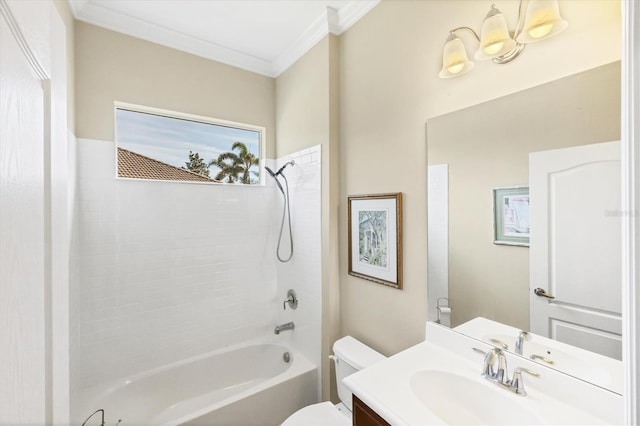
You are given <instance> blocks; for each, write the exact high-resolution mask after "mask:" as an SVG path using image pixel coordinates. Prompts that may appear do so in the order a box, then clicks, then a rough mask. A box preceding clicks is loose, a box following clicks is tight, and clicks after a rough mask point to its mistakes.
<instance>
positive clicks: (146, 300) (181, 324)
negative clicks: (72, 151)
mask: <svg viewBox="0 0 640 426" xmlns="http://www.w3.org/2000/svg"><path fill="white" fill-rule="evenodd" d="M77 149H78V175H79V181H78V194H77V197H78V202H79V212H78V214H79V222H80V229H79V245H80V250H79V251H80V254H79V264H80V272H79V275H80V278H79V280H78V281H79V282H78V283H77V287H76V288H75V289H74V294H73V295H72V297H71V303H72V305H74V306H72V309H73V315H72V316H73V317H74V319H75V320H76V321H77V324H76V326H75V327H74V331H73V336H72V339H73V343H72V348H73V351H72V354H71V355H72V359H71V365H72V383H73V385H74V386H73V387H74V389H76V390H77V389H81V388H83V387H85V386H91V385H92V384H96V383H101V382H104V381H109V380H113V379H115V378H121V377H126V376H127V375H130V374H133V373H136V372H140V371H144V370H148V369H151V368H154V367H157V366H160V365H164V364H167V363H170V362H172V361H176V360H180V359H184V358H187V357H190V356H194V355H197V354H201V353H204V352H207V351H210V350H214V349H217V348H221V347H225V346H228V345H231V344H235V343H238V342H242V341H245V340H251V339H254V338H258V337H261V336H265V335H273V326H274V325H275V323H276V320H277V315H279V313H280V312H279V311H281V310H282V301H281V300H280V299H283V296H284V293H282V292H281V291H279V290H278V291H276V276H277V274H278V266H277V265H276V260H275V253H274V250H275V244H276V236H277V229H278V227H279V225H280V214H281V210H280V209H279V206H281V198H280V194H279V193H278V192H277V191H274V190H273V188H272V187H270V186H269V185H268V186H267V187H232V186H212V185H198V184H184V183H172V182H149V181H134V180H121V179H114V175H115V149H114V144H113V142H103V141H95V140H78V142H77ZM287 172H288V171H287ZM296 185H297V184H296ZM297 194H298V193H297V192H296V197H297V196H298V195H297ZM294 203H295V202H294V201H293V196H292V204H294ZM274 206H278V208H274ZM292 207H293V206H292ZM318 215H319V208H318ZM303 216H304V215H303ZM303 226H304V225H303ZM318 230H319V221H318ZM303 238H306V237H303ZM318 244H319V238H318ZM305 246H308V242H307V241H305V240H304V239H302V240H300V239H299V240H298V242H297V246H296V253H297V254H299V256H300V257H301V258H302V257H304V256H305V255H306V254H305V253H306V251H307V250H308V249H307V248H306V247H305ZM318 253H319V250H318ZM319 264H320V263H319V257H318V266H319ZM295 265H297V263H292V266H295ZM310 272H311V271H309V270H308V271H306V273H307V274H308V273H310ZM313 273H314V275H315V273H316V270H313ZM317 275H318V277H319V269H318V270H317ZM318 279H319V278H318ZM285 291H286V290H285ZM319 292H320V288H319V285H318V290H317V293H318V294H319ZM300 293H301V297H303V302H302V303H303V306H305V305H306V306H309V303H310V301H311V300H314V299H315V298H316V297H317V296H316V295H315V294H313V295H311V294H309V296H307V290H303V289H301V291H300ZM281 296H282V297H281ZM318 301H319V298H318ZM316 310H318V311H319V307H318V308H317V309H316ZM314 315H315V314H314ZM313 321H316V319H315V316H314V319H313ZM305 322H306V320H305V321H302V320H301V325H302V324H303V323H305ZM316 339H317V340H318V347H319V341H320V337H319V334H318V335H317V337H316Z"/></svg>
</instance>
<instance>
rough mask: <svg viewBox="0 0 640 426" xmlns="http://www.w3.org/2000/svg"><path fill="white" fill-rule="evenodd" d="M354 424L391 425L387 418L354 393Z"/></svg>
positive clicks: (356, 425)
mask: <svg viewBox="0 0 640 426" xmlns="http://www.w3.org/2000/svg"><path fill="white" fill-rule="evenodd" d="M353 424H354V426H389V423H387V421H386V420H385V419H383V418H382V417H380V416H379V415H378V413H376V412H375V411H373V410H372V409H371V408H370V407H369V406H368V405H367V404H365V403H364V402H362V401H360V400H359V399H358V397H357V396H355V395H353Z"/></svg>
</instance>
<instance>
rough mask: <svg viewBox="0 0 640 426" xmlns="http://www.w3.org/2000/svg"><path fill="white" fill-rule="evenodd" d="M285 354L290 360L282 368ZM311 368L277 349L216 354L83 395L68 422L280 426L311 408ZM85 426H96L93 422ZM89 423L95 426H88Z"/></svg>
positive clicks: (314, 373)
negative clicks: (299, 411) (306, 408)
mask: <svg viewBox="0 0 640 426" xmlns="http://www.w3.org/2000/svg"><path fill="white" fill-rule="evenodd" d="M285 352H289V354H290V356H291V360H290V361H289V362H288V363H287V362H285V361H284V360H283V354H284V353H285ZM317 400H318V395H317V371H316V367H315V366H314V365H313V364H312V363H311V362H310V361H308V360H307V359H305V358H304V357H303V356H302V355H300V354H298V353H294V352H292V351H291V350H288V349H287V348H286V347H284V346H282V345H277V344H269V343H266V344H255V345H250V346H245V347H235V348H232V349H228V350H225V351H217V352H214V353H210V354H207V355H204V356H199V357H196V358H191V359H189V360H185V361H181V362H179V363H175V364H172V365H168V366H165V367H162V368H158V369H155V370H152V371H148V372H145V373H142V374H138V375H136V376H132V377H130V378H127V379H125V380H120V381H118V382H117V383H111V384H109V385H105V386H97V387H94V388H92V389H87V390H86V391H85V392H82V396H81V397H79V398H78V401H77V404H74V405H75V407H74V410H73V411H74V418H75V419H76V422H77V423H82V422H83V421H84V419H86V418H87V416H89V415H90V414H91V413H93V412H94V411H95V410H97V409H101V408H102V409H104V412H105V421H106V424H107V425H115V423H116V422H117V421H118V420H119V419H122V422H121V425H122V426H127V425H177V424H200V425H213V424H225V425H227V424H238V425H246V424H269V425H271V424H273V425H275V424H280V423H281V422H282V421H283V420H284V419H285V418H286V417H287V416H289V414H291V413H293V412H294V411H296V410H297V409H299V408H301V407H304V406H306V405H309V404H312V403H314V402H317ZM91 420H92V421H91V422H89V423H87V424H100V416H99V414H98V415H95V416H94V417H93V418H92V419H91ZM93 420H95V422H94V421H93Z"/></svg>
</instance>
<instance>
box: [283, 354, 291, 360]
mask: <svg viewBox="0 0 640 426" xmlns="http://www.w3.org/2000/svg"><path fill="white" fill-rule="evenodd" d="M282 360H283V361H284V362H289V361H291V354H289V352H285V353H283V354H282Z"/></svg>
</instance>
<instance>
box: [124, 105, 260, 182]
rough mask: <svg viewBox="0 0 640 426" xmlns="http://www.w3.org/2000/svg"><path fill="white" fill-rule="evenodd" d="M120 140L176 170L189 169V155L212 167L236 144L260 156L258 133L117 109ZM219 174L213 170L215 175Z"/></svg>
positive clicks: (132, 149)
mask: <svg viewBox="0 0 640 426" xmlns="http://www.w3.org/2000/svg"><path fill="white" fill-rule="evenodd" d="M116 140H117V145H118V147H120V148H124V149H127V150H129V151H133V152H136V153H138V154H142V155H144V156H146V157H150V158H153V159H155V160H158V161H162V162H163V163H167V164H171V165H172V166H176V167H184V166H185V163H186V162H187V161H188V160H189V151H193V152H194V153H195V152H197V153H199V154H200V158H202V159H203V160H204V161H205V162H206V163H207V164H208V163H209V161H211V160H212V159H214V158H217V157H218V155H219V154H220V153H223V152H228V151H231V146H232V145H233V143H234V142H243V143H244V144H245V145H246V146H247V149H248V150H249V152H251V153H252V154H253V155H255V156H256V157H259V156H260V133H259V132H257V131H254V130H244V129H237V128H234V127H225V126H220V125H216V124H210V123H201V122H197V121H189V120H185V119H180V118H173V117H165V116H161V115H155V114H149V113H144V112H138V111H129V110H126V109H121V108H117V109H116ZM235 152H238V151H237V150H236V151H235ZM215 170H217V168H216V167H215V166H212V168H211V171H212V172H214V171H215ZM212 175H213V173H212Z"/></svg>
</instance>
